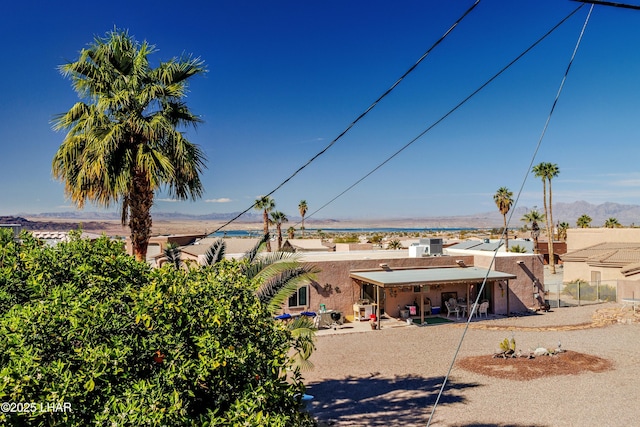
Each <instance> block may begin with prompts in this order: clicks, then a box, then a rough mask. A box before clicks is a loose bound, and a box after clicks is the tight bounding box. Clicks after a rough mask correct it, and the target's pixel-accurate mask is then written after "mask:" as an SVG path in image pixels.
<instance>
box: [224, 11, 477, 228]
mask: <svg viewBox="0 0 640 427" xmlns="http://www.w3.org/2000/svg"><path fill="white" fill-rule="evenodd" d="M479 3H480V0H476V1H475V2H474V3H473V5H471V7H469V8H468V9H467V10H466V11H465V12H464V13H463V14H462V16H460V18H458V19H457V20H456V22H454V23H453V25H451V26H450V27H449V29H448V30H447V31H446V32H445V33H444V34H443V35H442V36H441V37H440V38H439V39H438V40H437V41H436V42H435V43H434V44H433V45H432V46H431V47H430V48H429V49H427V51H426V52H425V53H423V54H422V56H421V57H420V58H419V59H418V60H417V61H416V62H415V63H414V64H413V65H412V66H411V67H409V69H408V70H407V71H405V73H404V74H403V75H402V76H401V77H400V78H399V79H398V80H396V81H395V83H393V84H392V85H391V87H389V89H387V90H386V91H385V92H384V93H383V94H382V95H380V96H379V97H378V99H376V100H375V101H374V102H373V104H371V105H370V106H369V107H368V108H367V109H366V110H364V112H363V113H362V114H360V115H359V116H358V117H357V118H356V119H355V120H354V121H352V122H351V123H350V124H349V126H347V127H346V128H345V129H344V130H343V131H342V132H340V134H339V135H338V136H336V137H335V138H334V139H333V140H332V141H331V142H330V143H329V144H328V145H327V146H326V147H324V148H323V149H322V150H320V151H319V152H318V153H317V154H316V155H314V156H313V157H312V158H311V159H309V160H308V161H307V162H306V163H305V164H303V165H302V166H300V167H299V168H298V169H297V170H296V171H295V172H294V173H293V174H291V175H290V176H289V177H288V178H286V179H285V180H284V181H282V182H281V183H280V184H278V186H277V187H276V188H274V189H273V190H271V191H270V192H269V193H267V194H265V195H264V196H263V197H268V196H270V195H272V194H273V193H275V192H276V191H278V190H279V189H280V188H282V187H283V186H284V185H285V184H286V183H288V182H289V181H290V180H291V179H293V177H295V176H296V175H297V174H298V173H300V172H301V171H302V170H303V169H304V168H306V167H307V166H309V165H310V164H311V163H312V162H313V161H314V160H316V159H317V158H318V157H320V156H321V155H323V154H324V153H325V152H327V150H329V148H331V147H332V146H333V145H334V144H335V143H336V142H338V140H339V139H341V138H342V137H343V136H344V135H346V133H347V132H349V131H350V130H351V128H352V127H354V126H355V125H356V123H358V122H359V121H360V120H362V119H363V118H364V116H366V115H367V114H368V113H369V112H370V111H371V110H373V109H374V108H375V106H376V105H378V103H379V102H380V101H382V100H383V99H384V98H385V97H386V96H387V95H389V94H390V93H391V91H393V90H394V89H395V88H396V86H398V85H399V84H400V83H401V82H402V81H403V80H404V79H405V77H407V76H408V75H409V74H410V73H411V72H412V71H413V70H415V69H416V68H417V67H418V65H420V63H421V62H422V61H424V59H425V58H426V57H427V56H428V55H429V54H430V53H431V51H433V49H435V48H436V47H437V46H438V45H439V44H440V43H442V41H444V39H445V38H446V37H447V36H448V35H449V34H450V33H451V32H452V31H453V30H454V28H456V27H457V26H458V24H459V23H460V22H462V20H463V19H464V18H465V17H466V16H467V15H468V14H469V13H471V11H472V10H473V9H475V7H476V6H477V5H478V4H479ZM254 206H255V203H254V204H253V205H251V206H249V207H248V208H246V209H245V210H244V211H242V212H240V213H239V214H238V215H236V216H235V217H234V218H232V219H230V220H229V221H227V222H226V223H224V224H223V225H221V226H220V227H218V228H217V229H216V230H215V231H214V232H213V233H216V232H218V231H220V230H222V229H223V228H224V227H226V226H227V225H229V224H231V223H232V222H234V221H235V220H237V219H238V218H240V217H241V216H242V215H244V214H246V213H247V212H249V211H250V210H251V209H253V207H254Z"/></svg>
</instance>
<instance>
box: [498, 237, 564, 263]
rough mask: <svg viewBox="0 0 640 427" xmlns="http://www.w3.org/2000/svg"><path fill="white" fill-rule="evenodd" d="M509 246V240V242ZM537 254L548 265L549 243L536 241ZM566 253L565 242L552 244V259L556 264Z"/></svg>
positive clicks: (557, 241)
mask: <svg viewBox="0 0 640 427" xmlns="http://www.w3.org/2000/svg"><path fill="white" fill-rule="evenodd" d="M532 243H533V242H532ZM509 246H511V240H509ZM538 253H539V254H540V255H542V257H543V258H544V263H545V264H549V243H548V242H547V241H546V240H538ZM566 253H567V242H561V241H559V240H556V241H554V242H553V257H554V258H555V260H556V264H561V263H562V255H564V254H566Z"/></svg>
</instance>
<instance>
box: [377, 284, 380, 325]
mask: <svg viewBox="0 0 640 427" xmlns="http://www.w3.org/2000/svg"><path fill="white" fill-rule="evenodd" d="M376 300H377V302H378V305H377V306H376V313H377V316H376V321H377V322H378V330H380V286H376Z"/></svg>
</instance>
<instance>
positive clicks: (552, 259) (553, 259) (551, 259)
mask: <svg viewBox="0 0 640 427" xmlns="http://www.w3.org/2000/svg"><path fill="white" fill-rule="evenodd" d="M552 196H553V193H552V191H551V178H549V224H551V226H550V227H548V230H549V231H548V232H547V233H548V234H549V236H551V237H549V272H550V273H551V274H556V257H555V254H554V252H553V240H554V237H555V236H554V234H555V233H554V232H553V203H552V202H553V199H552Z"/></svg>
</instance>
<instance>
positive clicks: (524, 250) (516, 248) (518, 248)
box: [509, 245, 527, 254]
mask: <svg viewBox="0 0 640 427" xmlns="http://www.w3.org/2000/svg"><path fill="white" fill-rule="evenodd" d="M509 252H514V253H518V254H524V253H527V248H525V247H524V246H520V245H514V246H512V247H511V248H509Z"/></svg>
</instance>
